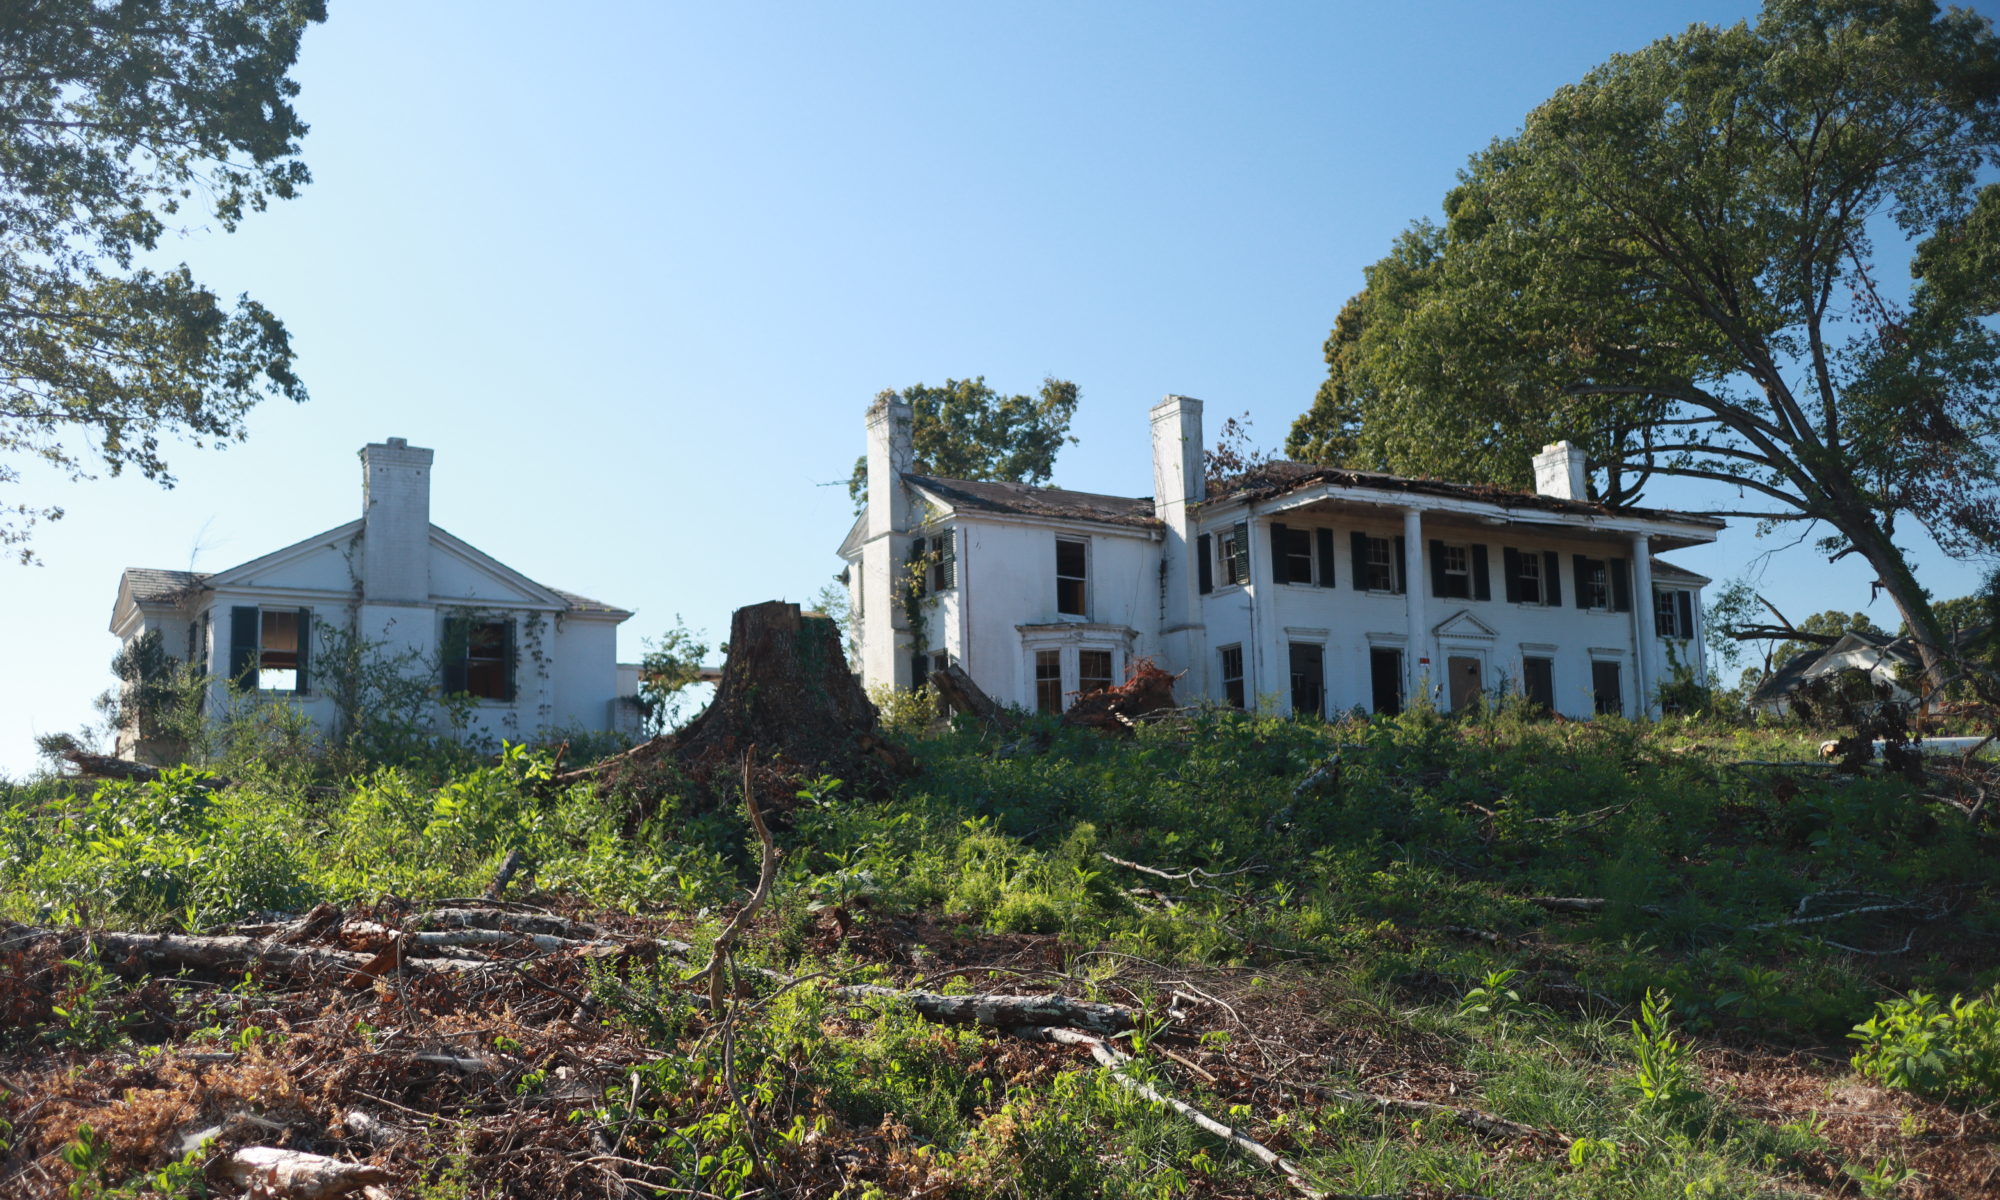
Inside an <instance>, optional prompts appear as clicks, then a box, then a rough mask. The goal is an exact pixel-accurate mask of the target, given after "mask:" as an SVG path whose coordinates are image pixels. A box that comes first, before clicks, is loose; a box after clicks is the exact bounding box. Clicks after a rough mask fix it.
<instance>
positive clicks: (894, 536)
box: [859, 392, 929, 689]
mask: <svg viewBox="0 0 2000 1200" xmlns="http://www.w3.org/2000/svg"><path fill="white" fill-rule="evenodd" d="M910 421H911V414H910V406H909V404H908V403H907V402H906V401H905V400H904V399H903V398H902V397H901V396H899V395H897V394H896V393H894V392H884V393H882V394H881V395H880V396H877V397H876V398H875V403H873V404H871V405H869V406H868V512H867V535H868V536H867V538H866V540H864V541H863V542H862V543H861V605H860V609H861V611H860V614H859V616H860V625H861V682H862V683H864V684H866V685H868V686H869V687H893V688H897V689H902V688H907V687H909V686H911V684H912V683H914V682H918V681H916V680H913V679H912V678H911V672H912V664H911V662H910V656H911V655H912V654H913V653H918V652H926V653H927V652H928V651H929V647H922V646H912V645H910V644H909V643H910V636H909V627H910V619H909V616H908V614H906V613H905V612H904V611H903V591H902V583H903V580H904V573H905V563H906V562H907V560H908V557H909V547H908V544H907V542H906V541H905V539H904V537H903V535H904V533H906V532H907V531H908V530H909V528H910V493H909V489H908V488H907V487H906V486H905V485H904V483H903V474H904V472H906V471H908V470H909V469H910V462H911V459H912V458H913V457H914V456H915V455H914V450H913V448H912V442H911V434H910Z"/></svg>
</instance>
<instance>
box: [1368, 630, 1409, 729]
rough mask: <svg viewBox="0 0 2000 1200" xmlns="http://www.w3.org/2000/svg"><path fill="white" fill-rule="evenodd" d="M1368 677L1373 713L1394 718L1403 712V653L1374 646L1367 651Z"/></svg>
mask: <svg viewBox="0 0 2000 1200" xmlns="http://www.w3.org/2000/svg"><path fill="white" fill-rule="evenodd" d="M1368 675H1369V683H1370V684H1371V687H1370V693H1371V699H1372V701H1373V703H1374V706H1375V711H1376V712H1378V713H1383V714H1385V715H1387V716H1392V717H1393V716H1395V715H1396V714H1397V713H1399V712H1402V711H1403V652H1402V651H1401V650H1395V649H1388V648H1384V647H1381V646H1376V647H1373V648H1371V649H1370V650H1369V651H1368Z"/></svg>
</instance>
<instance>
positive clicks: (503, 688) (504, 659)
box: [500, 618, 520, 704]
mask: <svg viewBox="0 0 2000 1200" xmlns="http://www.w3.org/2000/svg"><path fill="white" fill-rule="evenodd" d="M500 662H501V665H502V669H503V671H504V672H505V673H504V674H503V675H502V676H501V677H500V698H501V699H502V700H505V701H506V702H507V703H509V704H512V703H513V702H514V676H515V674H516V673H517V671H518V670H519V667H520V664H518V663H516V662H515V661H514V622H513V619H512V618H509V619H507V620H504V621H502V622H500Z"/></svg>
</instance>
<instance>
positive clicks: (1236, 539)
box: [1215, 521, 1250, 584]
mask: <svg viewBox="0 0 2000 1200" xmlns="http://www.w3.org/2000/svg"><path fill="white" fill-rule="evenodd" d="M1215 566H1216V571H1217V573H1218V574H1220V575H1221V576H1222V582H1224V583H1235V584H1244V583H1249V582H1250V524H1249V522H1247V521H1238V522H1237V523H1236V524H1234V525H1231V526H1230V527H1229V528H1228V529H1226V530H1224V531H1223V534H1222V536H1221V537H1220V538H1218V539H1217V540H1216V543H1215Z"/></svg>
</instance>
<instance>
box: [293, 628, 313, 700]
mask: <svg viewBox="0 0 2000 1200" xmlns="http://www.w3.org/2000/svg"><path fill="white" fill-rule="evenodd" d="M312 643H313V610H312V609H310V608H302V609H300V610H299V685H298V687H297V688H296V689H295V690H296V691H297V692H298V694H299V695H301V696H305V695H309V694H310V693H311V685H312V676H311V675H310V674H308V672H309V671H310V670H311V669H312Z"/></svg>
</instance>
